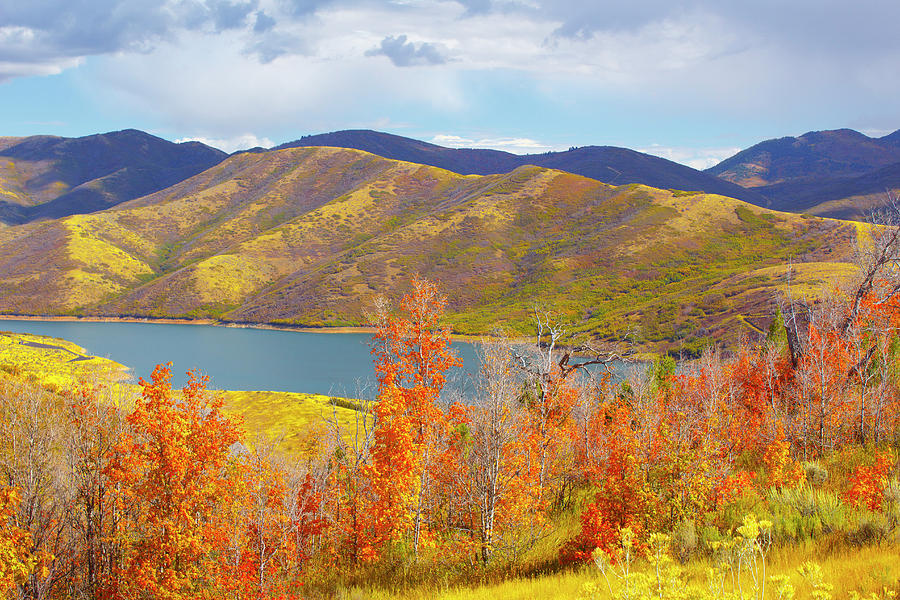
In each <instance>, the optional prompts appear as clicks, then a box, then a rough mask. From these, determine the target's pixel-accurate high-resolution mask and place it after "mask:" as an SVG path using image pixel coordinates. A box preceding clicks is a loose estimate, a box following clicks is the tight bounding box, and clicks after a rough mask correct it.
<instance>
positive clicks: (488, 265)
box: [0, 147, 857, 350]
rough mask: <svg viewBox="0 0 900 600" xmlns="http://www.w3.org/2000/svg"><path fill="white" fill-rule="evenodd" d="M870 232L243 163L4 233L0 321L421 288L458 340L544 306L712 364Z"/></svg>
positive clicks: (361, 171)
mask: <svg viewBox="0 0 900 600" xmlns="http://www.w3.org/2000/svg"><path fill="white" fill-rule="evenodd" d="M856 234H857V230H856V227H854V226H853V225H852V224H846V223H843V222H840V221H834V220H822V219H817V218H813V217H808V216H800V215H794V214H787V213H776V212H772V211H768V210H765V209H761V208H758V207H756V206H753V205H750V204H747V203H744V202H741V201H738V200H734V199H731V198H726V197H723V196H717V195H710V194H702V193H692V192H673V191H669V190H661V189H657V188H652V187H648V186H645V185H639V184H629V185H619V186H613V185H609V184H605V183H602V182H599V181H596V180H594V179H589V178H586V177H582V176H580V175H575V174H571V173H566V172H562V171H558V170H554V169H547V168H543V167H538V166H523V167H519V168H517V169H515V170H513V171H512V172H510V173H503V174H493V175H483V176H482V175H460V174H457V173H454V172H451V171H448V170H444V169H439V168H436V167H431V166H424V165H420V164H414V163H409V162H403V161H396V160H389V159H386V158H383V157H380V156H376V155H373V154H370V153H367V152H362V151H358V150H353V149H342V148H334V147H327V148H322V147H312V148H289V149H283V150H278V151H269V152H259V153H241V154H237V155H234V156H231V157H229V158H228V159H226V160H224V161H223V162H221V163H220V164H218V165H216V166H214V167H212V168H210V169H208V170H206V171H204V172H202V173H200V174H198V175H195V176H194V177H191V178H189V179H187V180H185V181H182V182H180V183H177V184H175V185H173V186H171V187H169V188H167V189H164V190H161V191H158V192H156V193H154V194H151V195H148V196H145V197H142V198H138V199H135V200H132V201H129V202H125V203H122V204H119V205H118V206H115V207H113V208H110V209H106V210H102V211H98V212H94V213H91V214H82V215H72V216H69V217H65V218H60V219H54V220H48V221H42V222H33V223H28V224H24V225H20V226H15V227H5V228H0V312H4V313H7V314H59V315H61V314H70V315H106V316H140V317H151V318H153V317H177V318H189V319H190V318H211V319H219V320H222V321H228V322H239V323H274V324H284V325H296V326H308V327H318V326H338V325H359V324H364V323H365V322H366V318H365V314H366V311H367V310H369V309H370V308H371V307H372V305H373V301H374V298H375V296H377V295H380V294H384V295H387V296H389V297H398V296H399V295H400V294H401V293H403V292H404V291H407V290H408V286H409V281H410V278H411V277H412V276H413V275H414V274H419V275H421V276H424V277H427V278H429V279H432V280H434V281H436V282H438V283H439V284H440V286H441V288H442V289H443V290H444V291H445V293H446V294H447V295H448V297H449V306H448V321H449V322H450V324H451V325H452V326H453V328H454V329H455V330H456V331H457V332H460V333H488V332H491V331H492V330H493V329H494V328H495V327H496V326H498V325H501V324H502V325H503V326H504V327H507V328H508V330H509V331H510V333H524V332H527V331H529V327H530V323H531V315H532V314H533V310H534V307H535V306H538V307H543V308H547V309H548V310H553V311H556V312H557V313H558V314H559V315H560V317H561V318H562V319H563V320H565V321H567V322H569V323H571V324H572V328H573V331H575V332H576V333H583V334H584V335H586V336H588V337H590V338H592V339H593V340H599V341H601V342H602V341H611V340H621V339H623V338H626V337H627V338H629V339H631V340H633V341H635V342H637V343H639V344H644V345H652V346H654V347H657V348H676V349H677V348H679V347H685V348H688V349H689V350H690V349H692V348H696V347H697V346H698V345H699V344H700V342H701V341H702V340H704V339H707V338H722V337H725V336H728V335H732V334H734V332H736V331H742V330H743V331H745V330H746V329H747V328H748V327H752V326H753V323H759V322H760V321H759V320H760V319H763V320H764V319H766V318H767V317H768V316H770V315H771V314H772V306H773V305H772V302H773V298H774V296H775V292H776V291H777V290H783V289H785V286H786V284H787V281H788V270H789V266H788V264H789V263H790V262H791V261H792V262H793V271H792V275H791V277H790V280H791V286H792V287H791V289H792V290H793V292H794V293H815V291H816V290H817V289H818V288H819V287H820V286H821V285H823V284H824V283H825V282H828V281H830V280H831V279H832V278H833V277H834V276H835V275H841V274H848V273H851V272H852V267H850V266H849V265H847V264H846V263H845V262H843V261H846V260H847V258H848V257H849V256H850V255H851V254H852V247H853V246H854V245H855V241H856Z"/></svg>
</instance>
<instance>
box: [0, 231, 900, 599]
mask: <svg viewBox="0 0 900 600" xmlns="http://www.w3.org/2000/svg"><path fill="white" fill-rule="evenodd" d="M864 254H865V256H864V257H863V258H864V259H863V260H861V269H860V275H859V278H858V280H857V281H856V283H855V285H854V286H853V287H851V288H848V289H849V291H848V292H847V293H838V292H835V293H834V294H832V295H831V296H829V297H827V298H825V299H824V300H822V301H820V302H818V303H816V304H800V303H797V302H794V301H790V300H786V301H785V302H784V303H783V305H782V310H781V313H780V315H779V316H777V317H776V318H775V319H774V321H773V323H772V325H771V327H770V328H769V331H768V335H767V336H765V337H764V339H760V340H759V342H758V343H755V344H750V343H744V344H743V345H741V346H740V347H738V348H737V349H736V350H735V351H734V352H733V353H732V354H729V355H725V354H724V353H722V352H720V351H718V350H716V349H714V348H713V349H708V350H707V351H705V352H704V353H703V355H702V357H701V358H700V359H699V360H698V361H696V363H694V364H692V365H689V366H685V367H682V368H680V369H679V368H678V367H677V366H676V364H675V362H674V361H673V360H672V359H671V358H661V359H660V360H658V361H657V362H656V363H655V364H654V366H653V367H652V368H651V369H649V370H648V371H647V372H646V373H643V372H642V373H635V374H633V375H632V376H631V377H629V378H627V379H626V380H624V381H614V380H613V379H612V378H611V377H610V376H608V375H606V376H601V377H589V376H588V375H589V373H588V371H587V366H588V365H589V364H593V365H594V366H595V367H600V366H602V365H608V364H610V363H611V362H612V361H613V360H616V359H618V358H619V357H617V356H614V355H605V354H604V355H597V356H594V357H592V358H590V359H585V358H578V357H576V356H573V355H572V354H571V353H570V352H568V351H565V350H561V349H560V348H559V344H560V343H561V342H562V341H563V340H564V339H565V335H564V331H563V328H562V327H561V326H560V325H559V323H557V322H556V321H555V320H554V318H553V315H551V314H549V313H544V312H540V311H538V312H536V313H535V317H536V325H537V330H538V331H537V338H536V341H537V343H536V344H533V345H529V346H522V345H512V344H506V343H500V342H497V343H491V344H486V345H485V347H484V349H483V357H482V364H483V366H482V372H481V374H480V376H479V378H478V380H477V381H476V382H475V383H476V385H475V389H476V392H475V394H474V396H473V397H470V398H464V399H463V398H460V399H458V400H460V401H456V402H453V401H449V402H439V401H438V398H439V392H440V391H441V390H442V388H443V385H444V373H445V372H446V370H447V369H448V368H449V367H450V366H452V365H453V364H455V363H456V361H457V359H456V358H455V357H454V355H453V353H452V350H451V348H450V337H449V331H448V330H447V329H446V328H444V327H442V326H441V325H440V319H441V316H442V313H443V309H444V306H445V302H446V301H445V299H444V298H443V297H442V296H441V295H440V293H439V292H438V291H437V289H436V287H435V286H434V285H433V284H431V283H429V282H427V281H423V280H416V281H414V282H413V285H412V292H411V293H410V294H408V295H407V296H405V297H404V298H403V299H402V300H401V302H400V305H399V309H398V310H394V309H392V308H391V307H390V306H389V305H388V304H385V303H382V304H381V305H380V306H379V308H378V311H377V313H376V316H375V326H376V333H375V335H374V339H373V354H374V358H375V372H376V375H377V379H378V382H379V388H378V397H377V400H376V401H375V402H371V403H364V402H363V403H359V404H356V405H354V406H353V407H352V408H353V409H355V410H352V411H350V412H352V414H353V419H352V420H349V421H347V422H343V423H340V422H335V421H333V420H332V421H331V422H330V423H325V424H324V425H323V426H322V429H321V430H320V433H319V434H318V438H317V439H316V440H315V442H316V443H309V444H305V445H303V452H301V453H299V454H294V455H290V456H285V455H281V454H280V453H278V452H277V451H275V449H274V447H273V444H272V443H271V441H267V440H265V439H260V438H256V439H248V438H247V436H246V435H245V434H244V433H243V432H242V430H241V425H240V423H239V422H238V421H236V420H235V419H233V418H232V417H230V416H228V415H227V414H226V413H225V412H223V406H224V401H223V399H222V397H220V396H219V397H217V396H215V395H211V394H209V393H208V392H207V391H206V390H205V382H204V381H203V379H202V378H200V377H199V376H196V375H195V376H193V377H192V378H191V381H190V382H189V384H188V385H187V386H186V387H185V388H184V389H183V390H182V391H181V392H180V393H177V392H175V391H173V390H172V389H171V387H170V385H169V381H170V375H169V373H168V370H167V369H166V368H165V367H164V366H160V367H159V368H158V369H157V370H156V371H155V372H154V374H153V377H152V379H151V380H150V381H146V382H144V381H142V382H141V383H140V394H139V395H138V397H137V398H135V399H134V400H133V402H129V401H124V400H123V399H122V398H120V397H117V396H116V394H115V393H113V392H115V388H114V387H109V386H107V387H98V386H95V385H84V384H81V385H77V386H74V387H71V388H70V389H63V390H53V391H51V390H47V389H46V388H43V387H39V386H36V385H34V384H30V383H28V382H26V381H23V380H22V378H21V377H17V376H15V375H14V374H9V375H4V376H3V377H2V379H0V416H2V419H0V428H2V430H0V475H2V481H0V491H2V493H0V519H2V520H0V557H2V563H0V566H2V569H0V584H2V586H3V589H5V590H8V591H7V594H8V595H9V596H10V597H22V598H113V599H119V598H122V599H125V598H128V599H131V598H173V599H174V598H254V599H256V598H260V599H261V598H294V597H323V596H324V597H368V596H370V595H371V596H375V597H379V596H381V597H388V596H400V597H411V598H415V597H436V596H440V595H443V596H444V597H448V598H452V597H458V596H461V595H465V596H466V597H477V595H478V594H481V595H482V596H486V595H490V596H491V597H501V598H502V597H529V596H542V595H545V594H548V595H551V596H563V597H565V596H568V597H572V598H575V597H582V598H593V597H597V598H606V597H612V598H635V597H657V598H685V597H698V598H699V597H708V598H723V599H724V598H728V599H731V598H777V599H778V600H781V599H787V598H791V597H798V598H805V597H811V598H816V599H820V600H824V599H825V598H828V597H830V596H831V595H835V594H837V595H840V596H843V595H844V594H847V595H849V594H850V591H854V592H857V593H862V594H865V595H866V597H867V598H868V597H870V595H871V594H874V597H877V598H886V597H891V594H894V593H896V592H897V591H898V581H900V573H898V570H900V567H898V566H897V564H898V561H897V560H896V557H897V554H898V547H900V546H898V543H900V540H898V531H900V530H898V523H900V483H898V481H897V477H896V475H897V451H898V448H900V393H898V390H900V388H898V383H900V379H898V372H897V364H898V362H897V360H898V355H897V353H898V351H900V350H898V348H900V342H898V336H897V328H898V326H900V294H898V292H900V279H898V278H897V276H896V271H895V265H896V264H897V261H898V260H900V230H897V229H892V228H884V229H881V230H875V231H873V233H872V239H871V244H870V247H868V248H867V249H866V251H865V253H864ZM451 400H452V399H451ZM462 400H465V402H463V401H462ZM475 584H478V585H480V586H482V587H480V588H479V589H478V590H473V589H472V588H473V586H474V585H475Z"/></svg>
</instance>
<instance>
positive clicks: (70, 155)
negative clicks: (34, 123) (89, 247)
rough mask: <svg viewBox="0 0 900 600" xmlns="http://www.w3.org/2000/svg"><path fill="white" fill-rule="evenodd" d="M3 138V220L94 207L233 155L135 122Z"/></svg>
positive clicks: (174, 180) (154, 187) (130, 196)
mask: <svg viewBox="0 0 900 600" xmlns="http://www.w3.org/2000/svg"><path fill="white" fill-rule="evenodd" d="M4 140H5V141H4V142H3V143H0V220H2V221H4V222H6V223H8V224H21V223H25V222H29V221H35V220H38V219H44V218H56V217H62V216H67V215H71V214H79V213H85V212H93V211H96V210H100V209H103V208H108V207H109V206H114V205H116V204H118V203H120V202H123V201H127V200H131V199H133V198H137V197H140V196H144V195H146V194H149V193H153V192H155V191H158V190H160V189H164V188H166V187H168V186H170V185H172V184H174V183H177V182H179V181H183V180H184V179H187V178H189V177H191V176H193V175H196V174H197V173H199V172H201V171H203V170H205V169H207V168H209V167H212V166H214V165H216V164H218V163H219V162H221V161H222V160H224V159H225V158H226V157H227V154H225V153H224V152H222V151H221V150H218V149H215V148H211V147H209V146H206V145H205V144H202V143H200V142H183V143H180V144H176V143H174V142H169V141H167V140H164V139H162V138H159V137H157V136H153V135H150V134H148V133H145V132H143V131H139V130H136V129H125V130H121V131H114V132H109V133H101V134H93V135H89V136H84V137H79V138H65V137H59V136H47V135H39V136H30V137H25V138H4Z"/></svg>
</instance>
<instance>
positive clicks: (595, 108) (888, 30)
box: [0, 0, 900, 168]
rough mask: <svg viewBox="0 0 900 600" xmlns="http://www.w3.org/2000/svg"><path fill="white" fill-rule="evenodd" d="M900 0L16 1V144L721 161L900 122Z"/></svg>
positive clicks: (6, 1)
mask: <svg viewBox="0 0 900 600" xmlns="http://www.w3.org/2000/svg"><path fill="white" fill-rule="evenodd" d="M898 22H900V2H897V1H896V0H877V1H876V0H854V1H853V2H847V1H846V0H840V1H834V0H755V1H753V2H750V1H747V0H742V1H734V2H733V1H731V0H684V1H678V0H645V1H641V0H629V1H626V0H612V1H610V0H393V1H391V0H0V135H6V136H27V135H35V134H51V135H61V136H71V137H74V136H82V135H90V134H93V133H101V132H106V131H115V130H119V129H126V128H136V129H141V130H144V131H147V132H149V133H152V134H154V135H158V136H160V137H163V138H166V139H169V140H176V141H182V140H191V139H196V140H200V141H204V142H206V143H208V144H210V145H213V146H216V147H218V148H221V149H223V150H226V151H229V152H231V151H234V150H238V149H243V148H249V147H253V146H258V145H259V146H265V147H269V146H272V145H276V144H279V143H282V142H286V141H290V140H294V139H297V138H299V137H301V136H303V135H308V134H315V133H324V132H328V131H336V130H340V129H376V130H379V131H387V132H390V133H395V134H398V135H403V136H408V137H413V138H417V139H422V140H426V141H431V142H434V143H437V144H441V145H444V146H451V147H484V148H497V149H502V150H508V151H510V152H516V153H535V152H546V151H550V150H564V149H566V148H569V147H571V146H586V145H613V146H624V147H628V148H633V149H635V150H640V151H643V152H649V153H651V154H656V155H659V156H663V157H665V158H669V159H671V160H675V161H678V162H681V163H683V164H687V165H690V166H693V167H695V168H705V167H709V166H712V165H713V164H715V163H717V162H718V161H720V160H722V159H724V158H726V157H728V156H730V155H732V154H734V153H735V152H737V151H738V150H739V149H741V148H745V147H748V146H750V145H753V144H755V143H757V142H760V141H762V140H765V139H769V138H774V137H782V136H786V135H800V134H802V133H805V132H807V131H814V130H822V129H837V128H841V127H849V128H853V129H857V130H859V131H862V132H863V133H866V134H868V135H871V136H881V135H885V134H887V133H890V132H892V131H894V130H896V129H898V128H900V102H898V101H897V98H898V97H900V36H898V35H896V24H897V23H898Z"/></svg>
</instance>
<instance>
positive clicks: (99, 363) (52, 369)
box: [0, 332, 128, 389]
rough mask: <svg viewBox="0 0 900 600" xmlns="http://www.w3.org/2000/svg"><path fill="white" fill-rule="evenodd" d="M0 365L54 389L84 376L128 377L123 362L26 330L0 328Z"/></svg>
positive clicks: (120, 378) (104, 379)
mask: <svg viewBox="0 0 900 600" xmlns="http://www.w3.org/2000/svg"><path fill="white" fill-rule="evenodd" d="M0 369H3V370H4V371H7V372H9V373H13V374H18V375H20V376H23V377H25V378H28V379H32V380H34V381H36V382H37V383H39V384H41V385H44V386H46V387H51V388H55V389H63V388H66V387H71V386H72V385H74V384H75V383H77V382H78V381H84V380H94V379H101V380H103V381H114V382H121V381H123V380H125V379H126V378H127V377H128V373H127V368H126V367H124V366H123V365H120V364H119V363H117V362H115V361H112V360H109V359H108V358H101V357H99V356H91V355H89V354H88V353H87V350H85V349H84V348H82V347H81V346H78V345H77V344H73V343H72V342H69V341H66V340H62V339H59V338H51V337H45V336H42V335H32V334H28V333H8V332H0Z"/></svg>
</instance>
